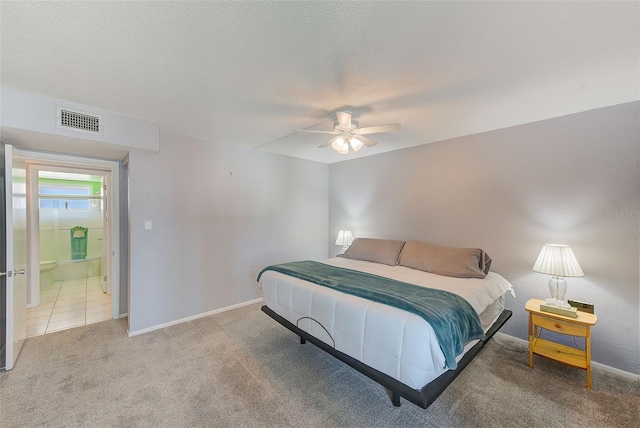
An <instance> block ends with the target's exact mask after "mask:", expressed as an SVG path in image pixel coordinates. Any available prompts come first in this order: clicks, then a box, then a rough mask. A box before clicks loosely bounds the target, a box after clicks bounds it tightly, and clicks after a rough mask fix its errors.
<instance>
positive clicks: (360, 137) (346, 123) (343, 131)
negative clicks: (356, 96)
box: [294, 111, 400, 155]
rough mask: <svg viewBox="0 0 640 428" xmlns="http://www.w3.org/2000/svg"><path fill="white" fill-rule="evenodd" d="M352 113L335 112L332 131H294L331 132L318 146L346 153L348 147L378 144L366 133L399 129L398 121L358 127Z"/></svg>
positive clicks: (297, 130) (307, 130)
mask: <svg viewBox="0 0 640 428" xmlns="http://www.w3.org/2000/svg"><path fill="white" fill-rule="evenodd" d="M351 115H352V113H351V112H350V111H339V112H336V118H337V120H336V121H335V122H334V126H333V130H332V131H316V130H312V129H294V131H296V132H310V133H314V134H332V135H335V137H333V138H331V139H330V140H329V141H327V142H326V143H323V144H320V145H319V146H318V147H319V148H323V147H327V146H331V147H333V149H334V150H335V151H336V152H338V153H340V154H342V155H346V154H347V153H349V147H351V149H353V151H354V152H357V151H358V150H360V149H361V148H362V146H367V147H373V146H375V145H376V144H378V143H377V142H376V141H373V140H372V139H370V138H367V137H365V136H364V135H368V134H380V133H383V132H394V131H399V130H400V124H399V123H389V124H386V125H376V126H368V127H366V128H360V127H359V124H358V121H356V120H352V119H351Z"/></svg>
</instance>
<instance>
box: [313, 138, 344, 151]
mask: <svg viewBox="0 0 640 428" xmlns="http://www.w3.org/2000/svg"><path fill="white" fill-rule="evenodd" d="M338 138H340V135H338V136H337V137H333V138H332V139H330V140H329V141H327V142H326V143H322V144H320V145H319V146H318V148H319V149H322V148H324V147H327V146H330V145H331V144H333V142H334V141H336V140H337V139H338Z"/></svg>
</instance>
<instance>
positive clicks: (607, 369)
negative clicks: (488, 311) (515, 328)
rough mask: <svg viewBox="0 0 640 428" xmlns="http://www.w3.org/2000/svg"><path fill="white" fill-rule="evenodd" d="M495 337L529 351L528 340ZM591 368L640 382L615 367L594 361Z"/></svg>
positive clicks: (639, 377) (500, 334)
mask: <svg viewBox="0 0 640 428" xmlns="http://www.w3.org/2000/svg"><path fill="white" fill-rule="evenodd" d="M495 335H496V337H502V338H503V339H506V340H512V341H514V342H517V343H519V344H522V345H524V346H526V347H527V349H529V341H528V340H524V339H520V338H519V337H514V336H509V335H508V334H504V333H500V332H497V333H496V334H495ZM591 366H593V367H596V368H598V369H600V370H603V371H605V372H609V373H612V374H615V375H618V376H620V377H623V378H626V379H631V380H635V381H638V382H640V375H637V374H633V373H630V372H626V371H624V370H620V369H617V368H615V367H611V366H607V365H605V364H602V363H598V362H596V361H591Z"/></svg>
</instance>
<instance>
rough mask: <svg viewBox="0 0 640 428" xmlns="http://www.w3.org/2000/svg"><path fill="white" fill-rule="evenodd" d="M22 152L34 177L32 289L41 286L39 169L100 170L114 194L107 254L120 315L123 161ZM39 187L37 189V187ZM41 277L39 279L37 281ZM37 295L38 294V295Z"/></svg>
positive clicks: (115, 314)
mask: <svg viewBox="0 0 640 428" xmlns="http://www.w3.org/2000/svg"><path fill="white" fill-rule="evenodd" d="M21 152H22V153H23V154H24V155H25V156H26V158H27V164H28V165H29V169H30V172H29V173H28V174H32V177H33V176H35V177H36V180H35V184H34V180H32V181H31V182H32V186H31V192H29V193H30V195H31V196H30V200H29V205H30V207H29V208H28V219H27V222H28V226H27V233H28V237H27V239H28V241H29V246H28V248H29V252H28V258H29V273H30V274H31V275H30V277H31V278H33V282H32V283H30V284H29V290H30V292H31V293H33V291H34V288H35V287H36V285H37V286H38V289H39V279H40V256H39V253H40V251H39V249H40V247H39V245H40V241H39V233H34V231H36V230H38V231H39V229H38V228H39V216H38V198H37V195H38V191H37V176H38V171H39V170H45V169H46V170H49V171H52V170H56V168H57V169H58V170H61V169H65V170H67V171H69V170H73V171H72V172H77V173H80V174H83V173H86V174H93V175H99V174H100V173H101V174H103V175H105V177H106V181H107V182H108V183H109V184H110V190H109V192H110V195H111V197H110V198H108V199H107V204H108V206H107V207H105V208H106V212H107V213H108V215H109V216H110V217H109V220H110V221H111V230H110V234H109V236H108V241H110V244H109V247H110V251H109V254H107V258H108V259H110V260H109V271H108V272H107V277H108V281H109V283H110V285H111V318H112V319H118V318H120V206H119V205H120V202H119V200H120V198H119V194H120V163H119V162H117V161H112V160H106V159H95V158H85V157H80V156H72V155H64V154H55V153H43V152H34V151H30V150H26V149H21ZM34 187H35V189H34ZM36 281H37V282H36ZM36 296H37V297H36ZM31 297H32V299H33V298H35V299H37V300H39V294H36V295H33V294H32V296H31ZM30 303H31V306H33V304H34V300H31V301H30Z"/></svg>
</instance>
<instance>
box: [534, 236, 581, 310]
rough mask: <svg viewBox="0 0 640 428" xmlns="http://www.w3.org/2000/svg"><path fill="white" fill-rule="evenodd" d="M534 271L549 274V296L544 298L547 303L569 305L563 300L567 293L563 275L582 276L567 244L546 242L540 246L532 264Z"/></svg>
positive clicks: (578, 264)
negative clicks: (536, 257)
mask: <svg viewBox="0 0 640 428" xmlns="http://www.w3.org/2000/svg"><path fill="white" fill-rule="evenodd" d="M533 270H534V271H535V272H540V273H544V274H547V275H551V279H549V292H550V293H551V298H550V299H546V301H547V304H550V305H555V306H561V307H569V304H568V303H567V302H565V301H564V296H565V294H566V293H567V282H566V281H565V280H564V278H565V277H578V276H584V272H583V271H582V268H581V267H580V263H578V260H577V259H576V256H575V254H573V250H572V249H571V247H570V246H568V245H556V244H546V245H545V246H544V247H542V250H541V251H540V255H538V259H537V260H536V262H535V264H534V265H533Z"/></svg>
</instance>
